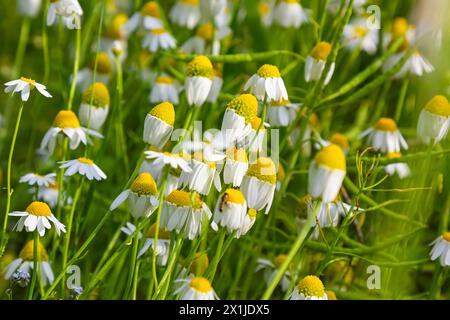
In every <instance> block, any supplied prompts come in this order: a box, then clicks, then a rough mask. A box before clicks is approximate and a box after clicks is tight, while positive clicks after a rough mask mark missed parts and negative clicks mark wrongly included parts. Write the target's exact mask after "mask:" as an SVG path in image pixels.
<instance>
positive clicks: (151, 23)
mask: <svg viewBox="0 0 450 320" xmlns="http://www.w3.org/2000/svg"><path fill="white" fill-rule="evenodd" d="M163 26H164V24H163V22H162V21H161V11H160V8H159V5H158V3H157V2H156V1H149V2H147V3H145V4H144V5H143V6H142V8H141V10H140V11H139V12H136V13H135V14H133V15H132V16H131V18H130V19H129V20H128V22H127V23H126V24H125V26H124V29H125V30H126V32H127V33H132V32H133V31H135V30H136V29H138V28H139V27H143V28H144V29H147V30H149V29H158V28H162V27H163Z"/></svg>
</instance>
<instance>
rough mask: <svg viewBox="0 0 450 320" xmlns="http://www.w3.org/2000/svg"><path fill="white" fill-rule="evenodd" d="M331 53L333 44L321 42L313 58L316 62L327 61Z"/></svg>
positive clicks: (312, 54)
mask: <svg viewBox="0 0 450 320" xmlns="http://www.w3.org/2000/svg"><path fill="white" fill-rule="evenodd" d="M330 53H331V44H329V43H328V42H319V43H318V44H317V45H316V46H315V47H314V48H313V49H312V50H311V57H313V58H314V59H316V60H322V61H326V60H327V58H328V56H329V55H330Z"/></svg>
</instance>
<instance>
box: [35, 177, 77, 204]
mask: <svg viewBox="0 0 450 320" xmlns="http://www.w3.org/2000/svg"><path fill="white" fill-rule="evenodd" d="M58 195H59V190H58V185H57V184H56V183H50V184H49V186H48V187H41V188H39V190H38V195H37V198H38V199H39V200H42V201H44V202H45V203H48V205H49V206H50V208H53V209H55V208H56V206H57V205H58ZM61 203H62V206H64V205H66V204H68V205H70V204H71V203H72V198H71V197H68V196H66V193H65V192H63V194H62V200H61Z"/></svg>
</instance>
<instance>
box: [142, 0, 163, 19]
mask: <svg viewBox="0 0 450 320" xmlns="http://www.w3.org/2000/svg"><path fill="white" fill-rule="evenodd" d="M141 15H143V16H150V17H154V18H158V19H159V18H160V16H161V14H160V12H159V6H158V3H157V2H156V1H149V2H147V3H146V4H144V6H143V7H142V8H141Z"/></svg>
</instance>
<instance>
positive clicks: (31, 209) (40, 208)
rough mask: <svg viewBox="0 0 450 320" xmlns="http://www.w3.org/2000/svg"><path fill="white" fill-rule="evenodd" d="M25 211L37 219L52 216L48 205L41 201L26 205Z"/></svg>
mask: <svg viewBox="0 0 450 320" xmlns="http://www.w3.org/2000/svg"><path fill="white" fill-rule="evenodd" d="M25 211H26V212H28V213H29V214H31V215H33V216H38V217H49V216H51V215H52V211H51V210H50V207H49V206H48V204H46V203H45V202H41V201H33V202H32V203H30V204H29V205H28V207H27V208H26V209H25Z"/></svg>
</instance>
